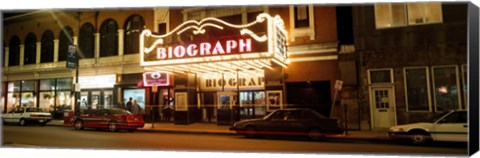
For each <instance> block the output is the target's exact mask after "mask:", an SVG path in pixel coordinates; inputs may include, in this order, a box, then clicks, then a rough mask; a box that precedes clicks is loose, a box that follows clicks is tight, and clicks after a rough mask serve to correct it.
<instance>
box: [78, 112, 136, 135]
mask: <svg viewBox="0 0 480 158" xmlns="http://www.w3.org/2000/svg"><path fill="white" fill-rule="evenodd" d="M71 122H72V125H73V127H75V129H77V130H81V129H83V128H94V129H108V130H109V131H111V132H115V131H117V130H119V129H126V130H128V131H130V132H133V131H135V130H137V128H142V127H143V126H144V125H145V122H144V120H143V116H142V115H134V114H132V113H130V112H128V111H126V110H123V109H118V108H111V109H99V110H88V111H85V112H84V113H82V114H80V116H74V117H73V118H72V119H71Z"/></svg>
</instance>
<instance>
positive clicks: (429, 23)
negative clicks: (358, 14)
mask: <svg viewBox="0 0 480 158" xmlns="http://www.w3.org/2000/svg"><path fill="white" fill-rule="evenodd" d="M414 3H424V4H426V3H438V4H439V5H440V10H439V12H440V21H439V22H422V23H410V21H409V20H410V19H409V17H410V16H409V15H410V14H409V4H410V5H411V4H414ZM392 4H404V12H405V15H404V19H405V22H404V24H403V25H397V26H388V27H379V26H378V24H377V5H380V3H378V4H375V5H374V6H373V7H374V9H373V10H374V17H373V18H374V19H375V28H376V29H377V30H382V29H391V28H399V27H407V26H419V25H431V24H439V23H443V7H442V3H441V2H413V3H388V5H389V8H390V9H389V11H390V12H389V13H390V20H392V14H393V12H392ZM383 5H385V4H383ZM425 8H426V7H425V6H423V8H422V10H423V11H424V13H425ZM378 14H379V13H378ZM423 19H425V14H424V15H423Z"/></svg>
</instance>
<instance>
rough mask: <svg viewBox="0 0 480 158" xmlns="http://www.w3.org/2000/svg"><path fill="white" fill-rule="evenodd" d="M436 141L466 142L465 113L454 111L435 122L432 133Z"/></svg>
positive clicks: (466, 125) (466, 126)
mask: <svg viewBox="0 0 480 158" xmlns="http://www.w3.org/2000/svg"><path fill="white" fill-rule="evenodd" d="M432 136H433V137H434V139H435V140H437V141H461V142H467V141H468V124H467V112H466V111H456V112H452V113H450V114H448V115H447V116H445V117H444V118H442V119H440V120H439V121H437V122H436V123H435V125H434V130H433V131H432Z"/></svg>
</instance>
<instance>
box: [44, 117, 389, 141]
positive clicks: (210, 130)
mask: <svg viewBox="0 0 480 158" xmlns="http://www.w3.org/2000/svg"><path fill="white" fill-rule="evenodd" d="M47 125H48V126H64V124H63V120H52V121H50V122H49V123H48V124H47ZM229 127H230V126H221V125H217V124H215V123H192V124H189V125H179V124H174V123H173V122H155V123H154V124H152V123H145V126H143V128H139V129H138V131H142V132H162V133H192V134H223V135H236V133H235V131H231V130H229V129H228V128H229ZM71 128H73V127H71ZM329 138H336V139H352V140H390V138H389V137H388V135H387V130H385V129H384V130H348V134H341V135H332V136H329Z"/></svg>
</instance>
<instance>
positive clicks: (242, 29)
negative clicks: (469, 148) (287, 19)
mask: <svg viewBox="0 0 480 158" xmlns="http://www.w3.org/2000/svg"><path fill="white" fill-rule="evenodd" d="M286 35H287V34H286V31H285V26H284V22H283V20H282V19H281V18H280V17H279V16H275V17H271V16H270V15H269V14H266V13H262V14H260V15H258V16H257V18H256V20H255V21H253V22H251V23H248V24H245V25H234V24H230V23H227V22H224V21H222V20H220V19H217V18H205V19H203V20H201V21H195V20H190V21H186V22H184V23H183V24H181V25H179V26H178V27H177V28H175V29H173V30H172V31H171V32H169V33H167V34H163V35H155V34H153V33H152V32H151V31H150V30H144V31H143V32H142V33H141V35H140V52H141V53H140V65H141V66H162V65H177V64H196V63H212V62H220V61H238V60H255V59H269V60H271V61H273V62H275V63H277V64H279V65H282V66H285V65H286V60H287V51H286V41H287V40H286V39H287V36H286Z"/></svg>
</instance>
